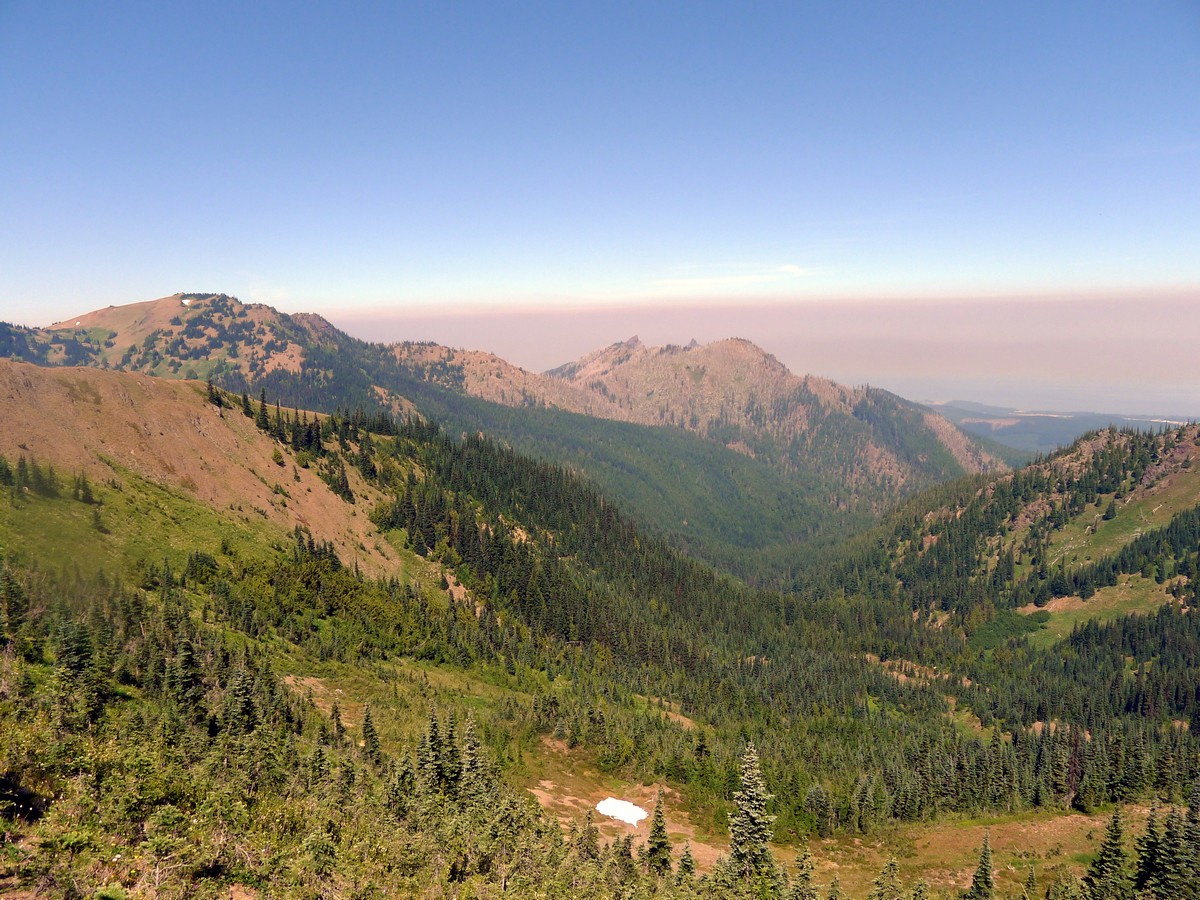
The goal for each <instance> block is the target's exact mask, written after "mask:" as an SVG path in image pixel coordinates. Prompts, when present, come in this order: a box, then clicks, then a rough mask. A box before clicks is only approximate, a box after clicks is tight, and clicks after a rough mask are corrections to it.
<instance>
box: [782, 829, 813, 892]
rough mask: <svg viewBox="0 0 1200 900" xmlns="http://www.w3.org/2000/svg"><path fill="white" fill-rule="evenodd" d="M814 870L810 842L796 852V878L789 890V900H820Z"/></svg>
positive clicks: (806, 842) (802, 845)
mask: <svg viewBox="0 0 1200 900" xmlns="http://www.w3.org/2000/svg"><path fill="white" fill-rule="evenodd" d="M814 868H815V866H814V864H813V858H812V852H811V851H810V850H809V848H808V841H805V842H804V843H803V844H801V845H800V849H799V850H798V851H796V877H795V878H793V879H792V885H791V887H790V888H789V889H788V893H787V897H788V900H819V897H818V894H817V888H816V886H815V885H814V884H813V880H812V878H813V869H814Z"/></svg>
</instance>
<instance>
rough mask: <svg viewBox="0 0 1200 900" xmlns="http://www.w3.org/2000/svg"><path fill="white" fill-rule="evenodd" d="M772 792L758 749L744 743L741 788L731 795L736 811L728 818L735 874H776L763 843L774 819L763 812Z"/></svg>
mask: <svg viewBox="0 0 1200 900" xmlns="http://www.w3.org/2000/svg"><path fill="white" fill-rule="evenodd" d="M773 796H774V795H773V794H770V793H768V792H767V783H766V781H765V780H764V779H763V774H762V769H761V768H760V767H759V763H758V751H757V750H755V749H754V745H753V744H747V745H746V752H745V753H743V754H742V770H741V789H740V790H739V791H737V793H735V794H734V795H733V800H734V803H736V804H737V812H736V813H734V815H733V817H732V818H731V819H730V820H729V854H730V863H731V865H732V868H733V872H734V874H735V875H736V876H737V877H739V878H742V879H745V880H748V881H760V880H766V881H773V880H775V879H777V877H778V872H777V869H776V866H775V857H774V856H773V855H772V853H771V848H770V847H769V846H768V845H767V842H768V841H769V840H770V839H771V827H772V825H774V823H775V817H774V816H772V815H768V813H767V804H768V803H769V802H770V801H771V799H772V797H773Z"/></svg>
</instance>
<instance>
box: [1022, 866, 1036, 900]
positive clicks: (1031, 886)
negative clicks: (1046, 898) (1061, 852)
mask: <svg viewBox="0 0 1200 900" xmlns="http://www.w3.org/2000/svg"><path fill="white" fill-rule="evenodd" d="M1021 900H1037V874H1036V873H1035V872H1034V870H1033V863H1030V864H1029V872H1028V873H1026V875H1025V885H1024V887H1023V888H1022V889H1021Z"/></svg>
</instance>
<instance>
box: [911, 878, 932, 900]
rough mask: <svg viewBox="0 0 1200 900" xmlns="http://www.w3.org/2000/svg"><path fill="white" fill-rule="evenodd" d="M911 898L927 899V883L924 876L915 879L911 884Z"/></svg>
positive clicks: (913, 899)
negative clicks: (914, 882) (915, 881)
mask: <svg viewBox="0 0 1200 900" xmlns="http://www.w3.org/2000/svg"><path fill="white" fill-rule="evenodd" d="M912 900H929V885H928V884H927V883H926V882H925V879H924V878H919V879H917V883H916V884H914V885H913V892H912Z"/></svg>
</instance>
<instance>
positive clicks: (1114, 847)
mask: <svg viewBox="0 0 1200 900" xmlns="http://www.w3.org/2000/svg"><path fill="white" fill-rule="evenodd" d="M1083 884H1084V892H1085V894H1086V895H1087V896H1088V898H1089V900H1129V898H1130V897H1132V896H1133V883H1132V881H1131V880H1130V878H1129V857H1128V854H1127V853H1126V852H1125V828H1124V823H1123V821H1122V819H1121V811H1120V810H1119V809H1118V810H1117V811H1116V812H1114V813H1113V817H1112V819H1111V820H1110V821H1109V823H1108V829H1107V830H1106V831H1105V832H1104V842H1103V843H1102V844H1101V845H1100V852H1099V853H1098V854H1097V855H1096V858H1095V859H1094V860H1092V864H1091V865H1090V866H1088V870H1087V874H1086V875H1085V876H1084V877H1083Z"/></svg>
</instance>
